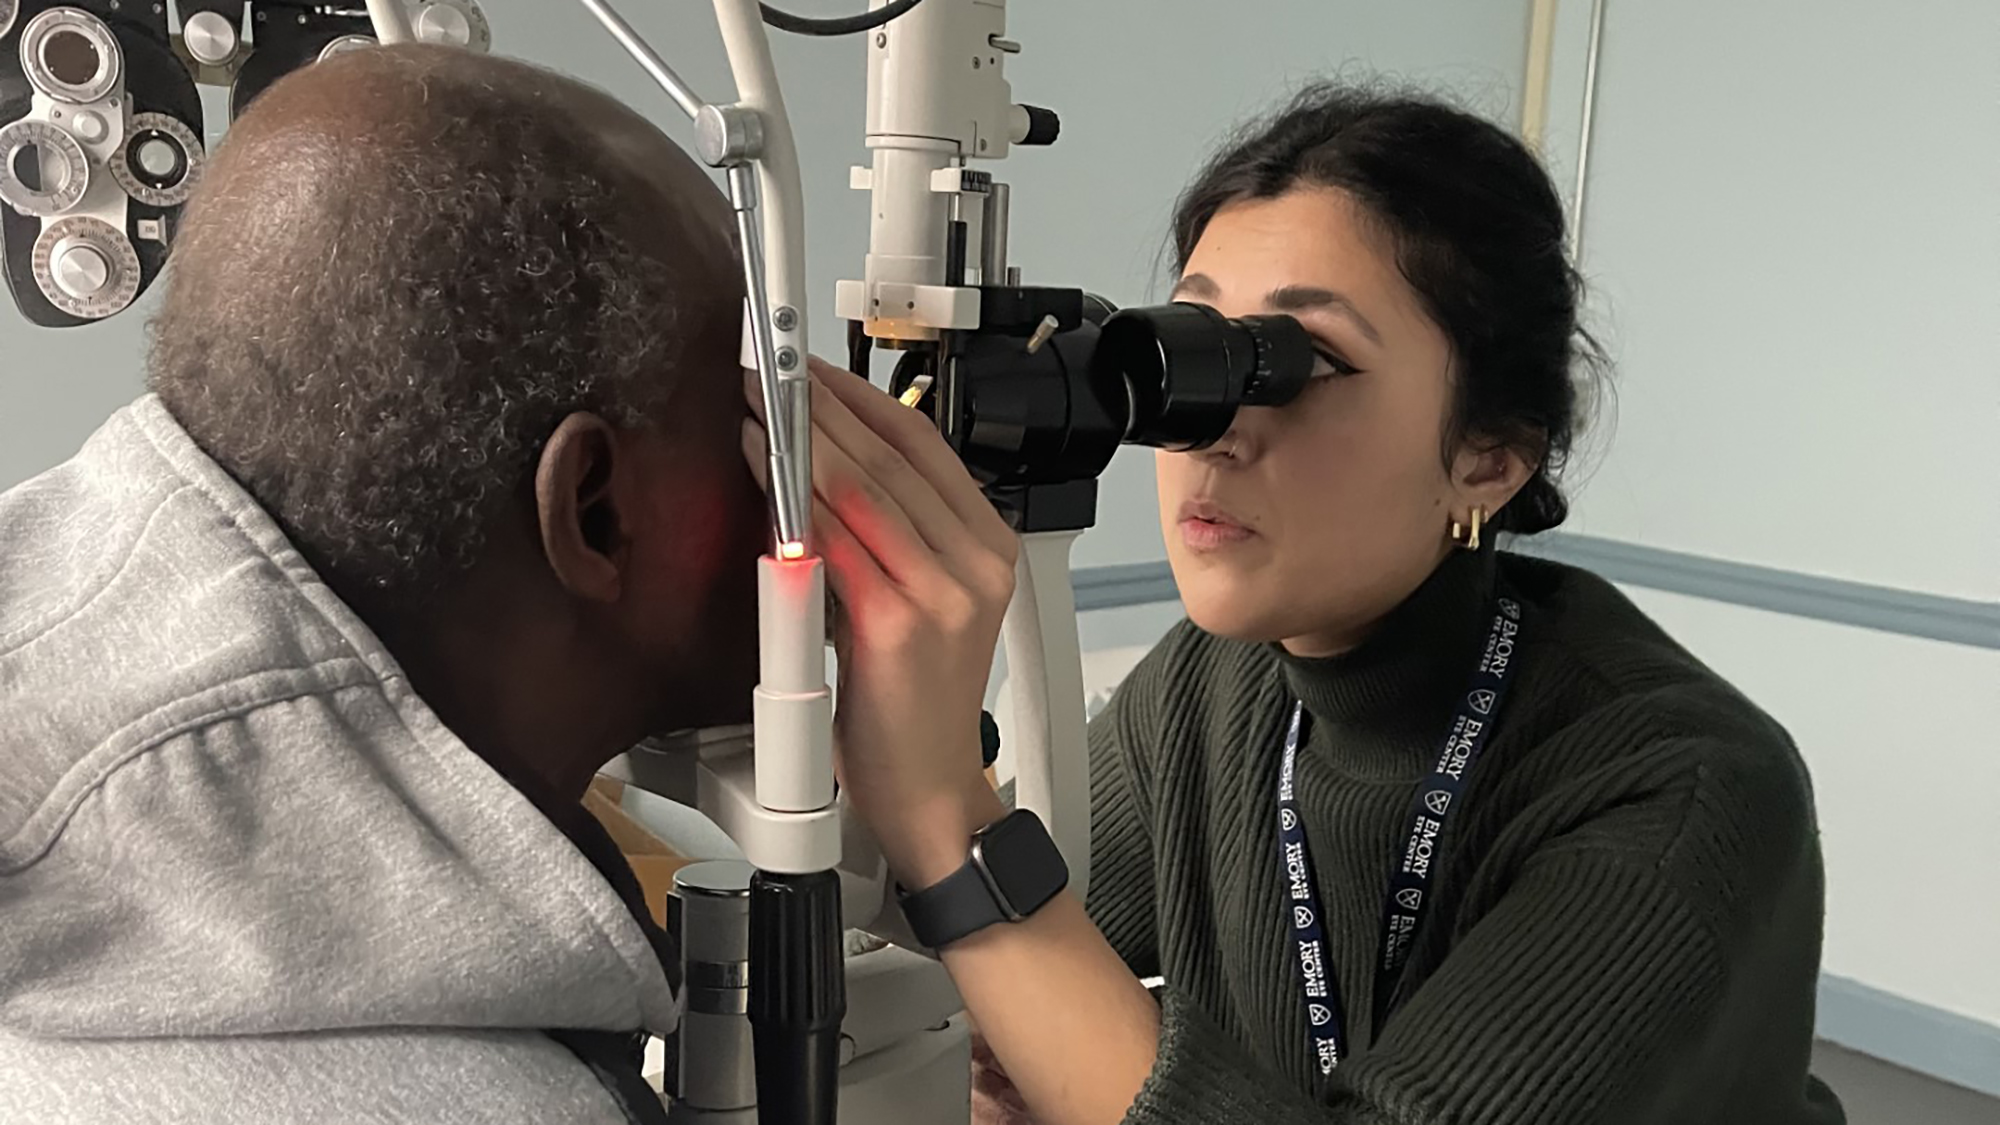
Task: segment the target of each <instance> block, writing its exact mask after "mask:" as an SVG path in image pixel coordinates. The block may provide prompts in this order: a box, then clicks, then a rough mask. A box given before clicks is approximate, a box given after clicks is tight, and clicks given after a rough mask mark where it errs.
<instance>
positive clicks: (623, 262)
mask: <svg viewBox="0 0 2000 1125" xmlns="http://www.w3.org/2000/svg"><path fill="white" fill-rule="evenodd" d="M316 72H328V73H316ZM336 72H338V73H336ZM364 84H365V85H366V86H367V92H366V93H365V94H359V95H358V94H357V92H356V91H357V90H359V89H361V88H362V87H363V85H364ZM266 103H275V104H273V105H267V104H266ZM357 103H358V104H357ZM259 110H264V111H265V112H266V113H267V114H269V115H270V117H271V119H270V120H265V119H263V118H260V115H259V112H258V111H259ZM607 114H609V115H613V117H616V115H620V114H622V115H624V119H621V120H612V119H611V118H607V116H606V115H607ZM301 119H303V120H301ZM607 121H610V123H611V124H612V125H615V126H618V127H620V128H623V129H624V130H625V132H626V135H627V137H628V138H629V137H630V136H633V135H636V134H634V133H633V132H632V130H633V129H634V127H635V123H637V126H638V127H642V128H644V129H645V130H646V131H647V132H650V127H649V126H643V122H640V120H639V119H638V118H637V117H636V116H635V115H632V114H631V113H630V111H629V110H625V109H624V108H623V107H622V106H619V105H618V104H617V103H616V102H614V101H612V100H611V99H610V98H608V97H607V96H604V95H602V94H599V93H597V92H596V91H592V90H590V89H588V88H587V87H584V86H582V85H580V84H578V83H575V82H572V81H570V80H568V79H565V78H561V77H559V76H556V75H554V74H552V73H550V72H546V71H542V70H540V69H538V68H534V67H530V66H528V65H526V64H523V63H518V62H510V61H504V60H499V59H490V58H485V57H482V56H476V55H471V54H469V53H465V52H447V51H441V50H438V49H424V48H394V49H384V50H378V51H368V52H357V53H355V54H353V55H349V56H342V57H340V58H337V59H334V60H331V61H329V62H328V63H325V64H321V65H320V66H319V67H315V68H310V69H309V70H308V71H302V72H300V73H298V74H295V75H292V76H290V77H289V78H287V79H286V80H285V82H283V83H280V84H279V85H278V86H276V87H274V88H273V89H272V90H271V91H268V92H266V93H265V94H264V95H263V96H262V97H260V99H259V101H258V103H257V105H256V106H255V107H253V108H252V110H251V111H250V112H249V113H248V114H246V115H245V117H244V119H243V120H242V121H241V122H239V123H238V124H237V125H236V127H235V129H234V130H233V131H232V133H231V135H230V139H229V141H228V143H226V144H225V145H224V146H223V147H222V149H221V150H220V152H219V153H218V158H217V160H216V162H215V166H214V168H213V169H212V171H211V175H210V176H209V177H208V178H207V180H206V182H205V183H204V185H203V188H202V189H201V192H200V193H199V195H198V198H197V199H196V200H195V202H194V203H193V204H192V206H191V207H190V209H189V213H188V217H187V222H186V224H185V229H184V231H183V232H182V233H181V236H180V238H179V240H178V242H177V244H176V247H175V254H174V258H173V264H172V267H171V269H170V271H169V277H168V278H167V284H166V287H165V288H166V292H165V301H164V303H163V306H162V308H161V310H160V312H159V314H158V315H157V317H156V318H155V319H154V321H153V322H152V326H151V329H152V346H151V357H150V376H149V383H150V386H151V388H152V389H153V391H154V392H155V393H157V394H158V395H159V396H160V397H161V399H162V400H163V401H164V402H165V404H166V405H167V407H168V408H169V409H170V410H171V411H172V412H173V413H174V414H175V416H176V417H177V418H178V419H179V420H180V421H181V423H182V424H183V425H184V426H185V427H186V428H187V429H188V431H189V432H190V433H191V434H192V435H193V436H194V438H195V440H196V441H197V442H199V443H200V444H201V445H202V446H203V448H204V449H206V450H207V451H208V453H209V454H210V455H211V456H213V457H214V458H215V459H216V460H217V461H218V462H220V463H221V464H222V466H223V467H224V468H225V469H227V470H228V471H229V472H230V473H231V474H232V475H234V476H235V477H236V479H238V480H239V481H240V482H242V483H243V485H244V486H245V487H246V488H247V489H248V490H249V491H250V492H251V493H252V494H253V495H255V496H256V497H257V498H258V500H259V501H260V503H262V504H263V505H264V506H265V508H266V509H267V510H268V511H270V512H271V514H272V515H273V516H274V517H275V518H277V520H278V521H279V522H280V524H281V525H283V526H284V528H285V529H286V531H287V533H288V534H290V535H291V536H292V538H293V540H294V542H295V543H296V544H297V545H298V546H299V547H300V549H301V550H302V551H304V552H305V553H306V555H307V557H308V559H309V561H311V562H313V563H314V565H315V566H317V567H319V568H320V569H321V571H322V573H324V574H326V575H327V576H328V577H329V578H332V579H336V580H340V581H345V582H350V583H355V584H358V585H362V586H365V587H369V588H372V589H374V590H376V591H380V592H383V593H384V594H387V595H391V596H396V595H410V596H421V595H423V594H424V593H425V592H427V591H430V590H433V589H434V588H436V587H437V585H438V584H439V583H440V582H441V581H442V580H444V579H445V578H448V577H449V576H451V575H453V574H455V573H459V572H462V571H464V570H466V569H468V568H469V567H471V566H472V564H473V563H474V562H475V561H476V560H477V558H478V557H479V555H480V553H481V550H482V548H483V546H484V544H485V541H486V532H487V530H488V529H489V528H491V527H492V526H493V523H494V521H495V520H496V519H500V518H504V517H505V516H506V515H507V514H508V512H509V509H510V506H513V505H520V504H529V505H531V497H532V486H533V473H534V470H535V466H536V464H537V461H538V459H539V456H540V451H541V448H542V446H543V444H544V443H545V442H546V440H547V438H548V437H549V435H550V434H551V433H552V432H553V430H554V429H555V427H556V426H557V425H558V423H560V422H561V420H562V419H563V418H564V417H566V416H568V415H569V414H572V413H575V412H578V411H589V412H592V413H595V414H598V415H600V416H602V417H603V418H605V419H606V420H607V421H609V422H611V423H612V424H613V425H617V426H621V427H634V428H636V427H641V426H648V425H659V424H660V423H661V422H662V421H664V420H666V418H667V416H668V412H669V410H670V409H671V407H672V404H673V398H674V394H675V391H676V389H677V387H678V386H679V384H680V383H682V382H684V380H681V379H677V378H675V377H674V375H675V372H676V370H677V368H678V367H679V365H680V363H681V361H682V358H683V353H684V352H685V350H686V346H687V344H688V338H689V337H690V336H691V335H699V334H701V333H704V332H705V333H708V334H709V335H710V336H711V337H712V336H713V334H714V332H715V331H716V329H715V327H714V324H713V322H714V320H715V318H717V317H720V318H721V319H722V320H723V321H724V322H725V323H727V325H728V328H729V330H730V331H732V332H733V331H734V329H735V323H734V318H735V316H736V311H737V310H738V309H740V303H739V302H740V290H737V291H733V292H732V291H731V290H730V288H729V284H728V283H729V278H728V277H727V276H726V275H725V276H724V277H722V278H717V277H715V276H713V274H714V270H713V269H712V268H710V267H711V266H712V264H713V263H714V262H715V261H716V260H717V251H716V249H715V246H714V242H715V241H717V240H719V241H720V242H722V243H725V244H726V243H727V241H728V234H727V233H726V229H724V230H721V231H715V230H710V229H708V228H707V227H705V226H703V225H702V224H699V223H695V222H693V221H692V220H690V219H689V217H688V216H687V215H684V214H683V215H676V214H675V213H674V212H676V211H686V210H690V209H689V208H676V207H674V206H672V205H671V202H670V201H667V200H666V197H665V195H664V194H663V192H662V191H661V189H660V188H659V187H658V185H657V184H655V185H651V186H649V185H648V184H647V182H646V180H645V179H644V175H645V173H644V171H643V169H642V168H641V167H640V165H642V164H643V163H644V161H643V160H642V159H641V154H640V151H639V149H637V148H635V147H634V145H633V143H631V142H630V141H629V139H628V140H624V141H622V142H621V141H620V140H616V139H611V138H610V137H609V135H608V134H607V133H605V132H604V129H605V126H606V123H607ZM650 135H651V137H652V138H654V139H657V142H658V144H659V145H661V146H665V147H667V148H669V149H670V148H671V146H670V144H669V142H667V141H666V139H665V138H664V137H660V136H659V135H658V134H657V133H650ZM645 143H646V141H645V140H644V139H643V138H642V139H641V140H640V141H639V142H638V144H640V145H643V144H645ZM688 239H706V240H709V245H707V246H705V247H701V248H698V249H699V252H691V253H688V254H686V255H684V256H683V255H677V254H676V253H675V252H674V247H675V244H676V240H679V243H680V244H681V245H682V246H683V247H685V244H686V242H687V240H688ZM722 252H723V253H727V252H728V248H727V247H726V246H724V247H723V251H722ZM696 317H698V318H699V319H700V320H701V321H702V323H700V324H696V323H691V322H690V323H684V322H683V318H696ZM521 510H522V511H523V512H526V511H531V510H532V509H531V507H529V508H523V509H521ZM523 518H526V517H525V516H524V517H523Z"/></svg>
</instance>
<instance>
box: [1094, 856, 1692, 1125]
mask: <svg viewBox="0 0 2000 1125" xmlns="http://www.w3.org/2000/svg"><path fill="white" fill-rule="evenodd" d="M1724 975H1725V962H1724V958H1723V957H1722V956H1721V954H1720V951H1719V950H1718V949H1717V947H1716V945H1715V942H1714V940H1713V938H1712V936H1711V935H1710V934H1709V933H1708V932H1707V931H1706V929H1705V927H1704V926H1702V925H1701V923H1700V922H1699V920H1698V914H1697V912H1696V911H1694V910H1691V909H1690V908H1689V907H1688V905H1687V904H1685V903H1684V902H1682V901H1681V898H1680V895H1679V893H1678V892H1677V891H1676V890H1674V889H1673V888H1672V887H1671V886H1670V885H1669V883H1668V882H1667V881H1666V880H1665V879H1663V878H1662V877H1661V875H1660V873H1659V872H1658V871H1657V870H1656V869H1654V868H1653V867H1651V866H1649V865H1645V864H1637V863H1633V862H1630V861H1629V860H1626V859H1623V858H1618V857H1605V856H1601V855H1590V854H1581V853H1572V852H1558V853H1556V854H1553V855H1550V856H1549V857H1547V858H1546V859H1545V860H1538V861H1535V862H1533V863H1531V864H1530V865H1529V867H1528V868H1527V869H1526V870H1524V871H1523V872H1522V874H1521V878H1520V880H1519V882H1518V883H1517V884H1516V885H1515V887H1514V888H1513V889H1512V891H1511V892H1510V893H1509V894H1507V895H1506V896H1505V897H1504V898H1503V899H1502V900H1501V901H1500V902H1499V903H1497V904H1496V905H1495V907H1494V909H1493V910H1492V911H1490V912H1489V913H1487V914H1486V915H1485V916H1484V917H1483V918H1482V919H1481V920H1480V921H1479V923H1478V924H1477V925H1476V926H1475V927H1474V928H1473V929H1472V930H1471V931H1470V932H1469V933H1467V934H1466V935H1465V936H1464V937H1463V938H1462V939H1461V940H1460V942H1459V943H1458V944H1456V945H1455V946H1454V948H1453V950H1452V953H1451V956H1450V957H1448V958H1447V959H1446V960H1445V962H1444V963H1443V965H1442V966H1441V967H1440V968H1439V970H1438V972H1437V973H1436V974H1435V975H1433V976H1432V977H1431V978H1430V979H1429V980H1428V981H1426V982H1425V983H1424V984H1423V986H1422V987H1421V988H1420V989H1418V990H1417V991H1416V992H1415V993H1414V994H1412V995H1411V996H1410V997H1409V998H1408V999H1407V1000H1406V1002H1405V1003H1404V1005H1403V1007H1402V1008H1401V1010H1400V1011H1398V1013H1397V1014H1396V1016H1395V1017H1394V1018H1393V1019H1392V1020H1391V1021H1390V1024H1389V1027H1388V1029H1387V1031H1386V1033H1385V1035H1384V1037H1383V1038H1382V1040H1381V1041H1380V1042H1379V1043H1377V1044H1375V1046H1374V1047H1373V1048H1372V1049H1371V1050H1370V1051H1369V1052H1368V1053H1367V1054H1366V1055H1365V1056H1363V1057H1362V1058H1359V1059H1357V1060H1355V1061H1353V1062H1352V1063H1350V1064H1348V1065H1346V1066H1345V1067H1343V1068H1342V1069H1341V1070H1340V1071H1338V1072H1337V1073H1336V1075H1335V1077H1334V1079H1333V1081H1332V1084H1331V1086H1330V1088H1329V1098H1328V1104H1324V1105H1322V1104H1319V1103H1317V1102H1315V1101H1314V1100H1313V1099H1311V1098H1309V1097H1307V1096H1305V1095H1304V1094H1301V1093H1299V1092H1298V1091H1297V1090H1296V1089H1295V1088H1294V1087H1293V1086H1292V1085H1291V1084H1290V1083H1289V1082H1286V1081H1284V1080H1283V1079H1281V1078H1278V1077H1276V1076H1273V1075H1271V1074H1268V1073H1265V1072H1263V1071H1262V1070H1261V1069H1260V1068H1259V1067H1258V1066H1256V1065H1255V1064H1254V1063H1252V1062H1251V1061H1250V1059H1249V1058H1248V1056H1247V1055H1246V1054H1245V1053H1244V1052H1243V1051H1242V1049H1241V1048H1239V1047H1238V1046H1237V1044H1236V1043H1234V1042H1233V1041H1232V1040H1231V1039H1230V1038H1229V1037H1228V1036H1226V1035H1224V1034H1223V1033H1222V1032H1221V1031H1220V1030H1219V1029H1218V1028H1217V1027H1216V1026H1215V1025H1214V1024H1213V1023H1212V1022H1211V1021H1210V1020H1209V1019H1208V1018H1207V1017H1206V1016H1205V1015H1204V1014H1203V1013H1202V1012H1201V1011H1199V1010H1198V1009H1197V1008H1196V1007H1195V1006H1194V1005H1193V1004H1192V1003H1191V1002H1189V1001H1188V1000H1187V999H1186V998H1185V997H1182V996H1180V995H1178V994H1177V993H1175V992H1174V991H1172V990H1171V989H1169V990H1168V992H1167V994H1166V997H1165V1003H1164V1009H1163V1015H1164V1024H1163V1028H1162V1032H1161V1041H1160V1054H1159V1063H1158V1065H1157V1067H1156V1068H1155V1070H1154V1073H1153V1075H1152V1077H1151V1079H1150V1080H1149V1081H1148V1083H1147V1085H1146V1087H1145V1089H1144V1091H1143V1092H1142V1093H1141V1094H1140V1096H1139V1098H1138V1100H1137V1101H1136V1102H1135V1103H1134V1105H1133V1107H1132V1110H1131V1112H1130V1114H1129V1115H1128V1116H1127V1118H1126V1120H1127V1121H1128V1122H1130V1123H1132V1125H1167V1123H1170V1122H1171V1123H1173V1125H1202V1123H1210V1125H1249V1123H1253V1122H1254V1123H1256V1125H1290V1123H1296V1125H1307V1123H1312V1125H1328V1123H1334V1122H1338V1123H1342V1125H1362V1123H1368V1125H1373V1123H1377V1122H1381V1123H1389V1122H1394V1123H1397V1125H1420V1123H1421V1125H1430V1123H1438V1125H1443V1123H1445V1122H1451V1123H1453V1125H1474V1123H1477V1125H1515V1123H1519V1125H1528V1123H1531V1122H1532V1123H1535V1125H1583V1123H1597V1122H1606V1123H1609V1122H1613V1121H1619V1122H1625V1121H1669V1120H1675V1119H1676V1118H1675V1117H1674V1116H1673V1115H1672V1113H1671V1112H1668V1111H1667V1107H1666V1106H1664V1105H1662V1104H1661V1102H1660V1091H1661V1090H1662V1089H1663V1088H1665V1087H1667V1086H1669V1085H1670V1079H1671V1078H1672V1077H1673V1074H1674V1069H1675V1068H1676V1067H1678V1066H1680V1065H1682V1064H1684V1063H1685V1061H1686V1058H1687V1051H1688V1047H1689V1045H1690V1044H1692V1043H1693V1042H1695V1041H1696V1040H1697V1038H1698V1032H1699V1030H1700V1025H1701V1024H1702V1023H1703V1021H1705V1020H1707V1019H1710V1018H1712V1017H1714V1016H1715V1015H1716V1014H1717V1012H1718V1010H1719V1003H1718V1001H1719V998H1720V996H1721V994H1722V984H1723V978H1724ZM1298 1049H1299V1051H1300V1052H1304V1051H1305V1050H1306V1049H1307V1048H1306V1043H1305V1039H1304V1036H1303V1029H1301V1037H1300V1041H1299V1045H1298ZM1642 1096H1643V1100H1644V1108H1643V1109H1639V1108H1638V1105H1639V1103H1640V1102H1641V1100H1642ZM1690 1108H1692V1107H1690ZM1628 1111H1631V1112H1628ZM1683 1119H1684V1120H1704V1119H1706V1118H1703V1117H1700V1116H1690V1117H1686V1118H1683Z"/></svg>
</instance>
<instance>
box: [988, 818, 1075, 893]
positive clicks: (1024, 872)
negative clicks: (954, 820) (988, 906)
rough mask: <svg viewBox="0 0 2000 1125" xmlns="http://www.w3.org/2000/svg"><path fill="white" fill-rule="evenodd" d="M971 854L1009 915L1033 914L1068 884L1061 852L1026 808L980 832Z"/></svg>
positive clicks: (1039, 821)
mask: <svg viewBox="0 0 2000 1125" xmlns="http://www.w3.org/2000/svg"><path fill="white" fill-rule="evenodd" d="M973 855H974V858H975V861H976V862H977V863H978V864H979V866H980V868H981V870H983V871H984V872H985V873H986V878H987V880H988V881H989V883H990V885H991V886H992V887H993V889H994V890H995V891H997V892H998V893H999V897H1000V899H1001V900H1002V901H1001V904H1000V905H1001V908H1002V909H1005V910H1007V911H1008V914H1009V915H1010V917H1012V918H1020V917H1024V916H1026V915H1029V914H1033V913H1034V912H1035V911H1036V910H1038V909H1040V908H1041V907H1042V905H1043V904H1044V903H1046V902H1048V901H1049V900H1050V899H1052V898H1054V897H1055V896H1056V895H1057V894H1059V893H1061V891H1062V889H1063V888H1064V887H1066V886H1068V885H1069V865H1068V864H1067V863H1064V862H1063V857H1062V851H1061V850H1060V849H1058V848H1057V847H1056V842H1055V841H1054V840H1052V839H1050V838H1049V831H1048V829H1046V828H1044V827H1042V820H1041V818H1040V817H1038V816H1036V815H1035V814H1034V813H1032V812H1029V811H1028V810H1027V809H1019V810H1017V811H1015V812H1013V813H1012V814H1010V815H1008V817H1007V818H1006V819H1004V820H1002V821H1001V822H1000V823H998V824H995V825H994V826H993V827H991V828H988V829H987V830H986V831H985V832H983V833H981V834H980V836H979V840H978V843H977V845H976V846H975V847H974V850H973Z"/></svg>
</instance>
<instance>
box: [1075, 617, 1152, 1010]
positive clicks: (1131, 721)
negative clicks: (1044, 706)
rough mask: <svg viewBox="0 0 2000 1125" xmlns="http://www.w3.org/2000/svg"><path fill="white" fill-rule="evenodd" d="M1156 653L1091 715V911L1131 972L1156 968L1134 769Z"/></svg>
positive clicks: (1145, 973) (1148, 847)
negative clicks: (1103, 706) (1108, 700)
mask: <svg viewBox="0 0 2000 1125" xmlns="http://www.w3.org/2000/svg"><path fill="white" fill-rule="evenodd" d="M1157 663H1158V662H1157V661H1156V660H1154V659H1153V658H1151V657H1149V658H1148V659H1147V660H1146V661H1145V662H1144V663H1142V664H1141V665H1140V666H1139V667H1138V668H1136V669H1134V670H1133V672H1132V674H1131V675H1129V676H1127V677H1126V679H1125V681H1124V682H1123V683H1122V684H1120V685H1119V687H1118V690H1117V691H1116V692H1115V693H1113V695H1112V699H1111V703H1110V705H1109V706H1107V707H1106V708H1105V709H1104V711H1103V712H1102V713H1100V714H1099V715H1098V716H1097V718H1096V719H1094V720H1092V721H1091V724H1090V730H1089V741H1090V897H1089V902H1088V903H1087V904H1086V906H1087V909H1088V910H1089V912H1090V916H1091V919H1092V920H1093V921H1094V922H1096V923H1097V928H1098V929H1099V930H1101V931H1103V933H1104V937H1105V940H1107V941H1109V942H1110V943H1111V948H1113V949H1115V950H1117V951H1118V956H1119V957H1121V958H1123V959H1124V961H1125V964H1126V966H1127V967H1128V968H1130V969H1131V970H1132V974H1133V975H1134V976H1137V977H1142V978H1144V977H1153V976H1158V975H1159V972H1160V952H1159V930H1158V922H1157V917H1158V915H1157V904H1156V902H1155V901H1154V888H1155V887H1156V886H1157V882H1156V880H1155V865H1154V860H1153V855H1154V851H1153V840H1152V836H1151V834H1150V833H1149V832H1148V831H1147V828H1146V823H1147V814H1146V811H1145V809H1144V808H1143V806H1142V804H1141V801H1142V800H1143V798H1142V794H1143V793H1144V792H1145V790H1144V788H1143V786H1142V785H1141V784H1138V783H1135V778H1134V774H1135V773H1138V772H1140V771H1142V770H1144V769H1145V764H1144V762H1143V761H1142V760H1140V758H1139V755H1138V751H1140V750H1141V749H1142V748H1143V747H1145V746H1147V745H1149V740H1151V739H1152V738H1153V736H1154V735H1153V732H1152V731H1151V730H1149V729H1148V728H1149V727H1150V726H1151V725H1152V722H1151V716H1154V715H1157V713H1158V709H1157V702H1156V701H1155V700H1153V699H1151V698H1149V695H1150V693H1152V692H1154V691H1156V690H1157V687H1158V681H1159V675H1158V670H1157Z"/></svg>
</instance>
